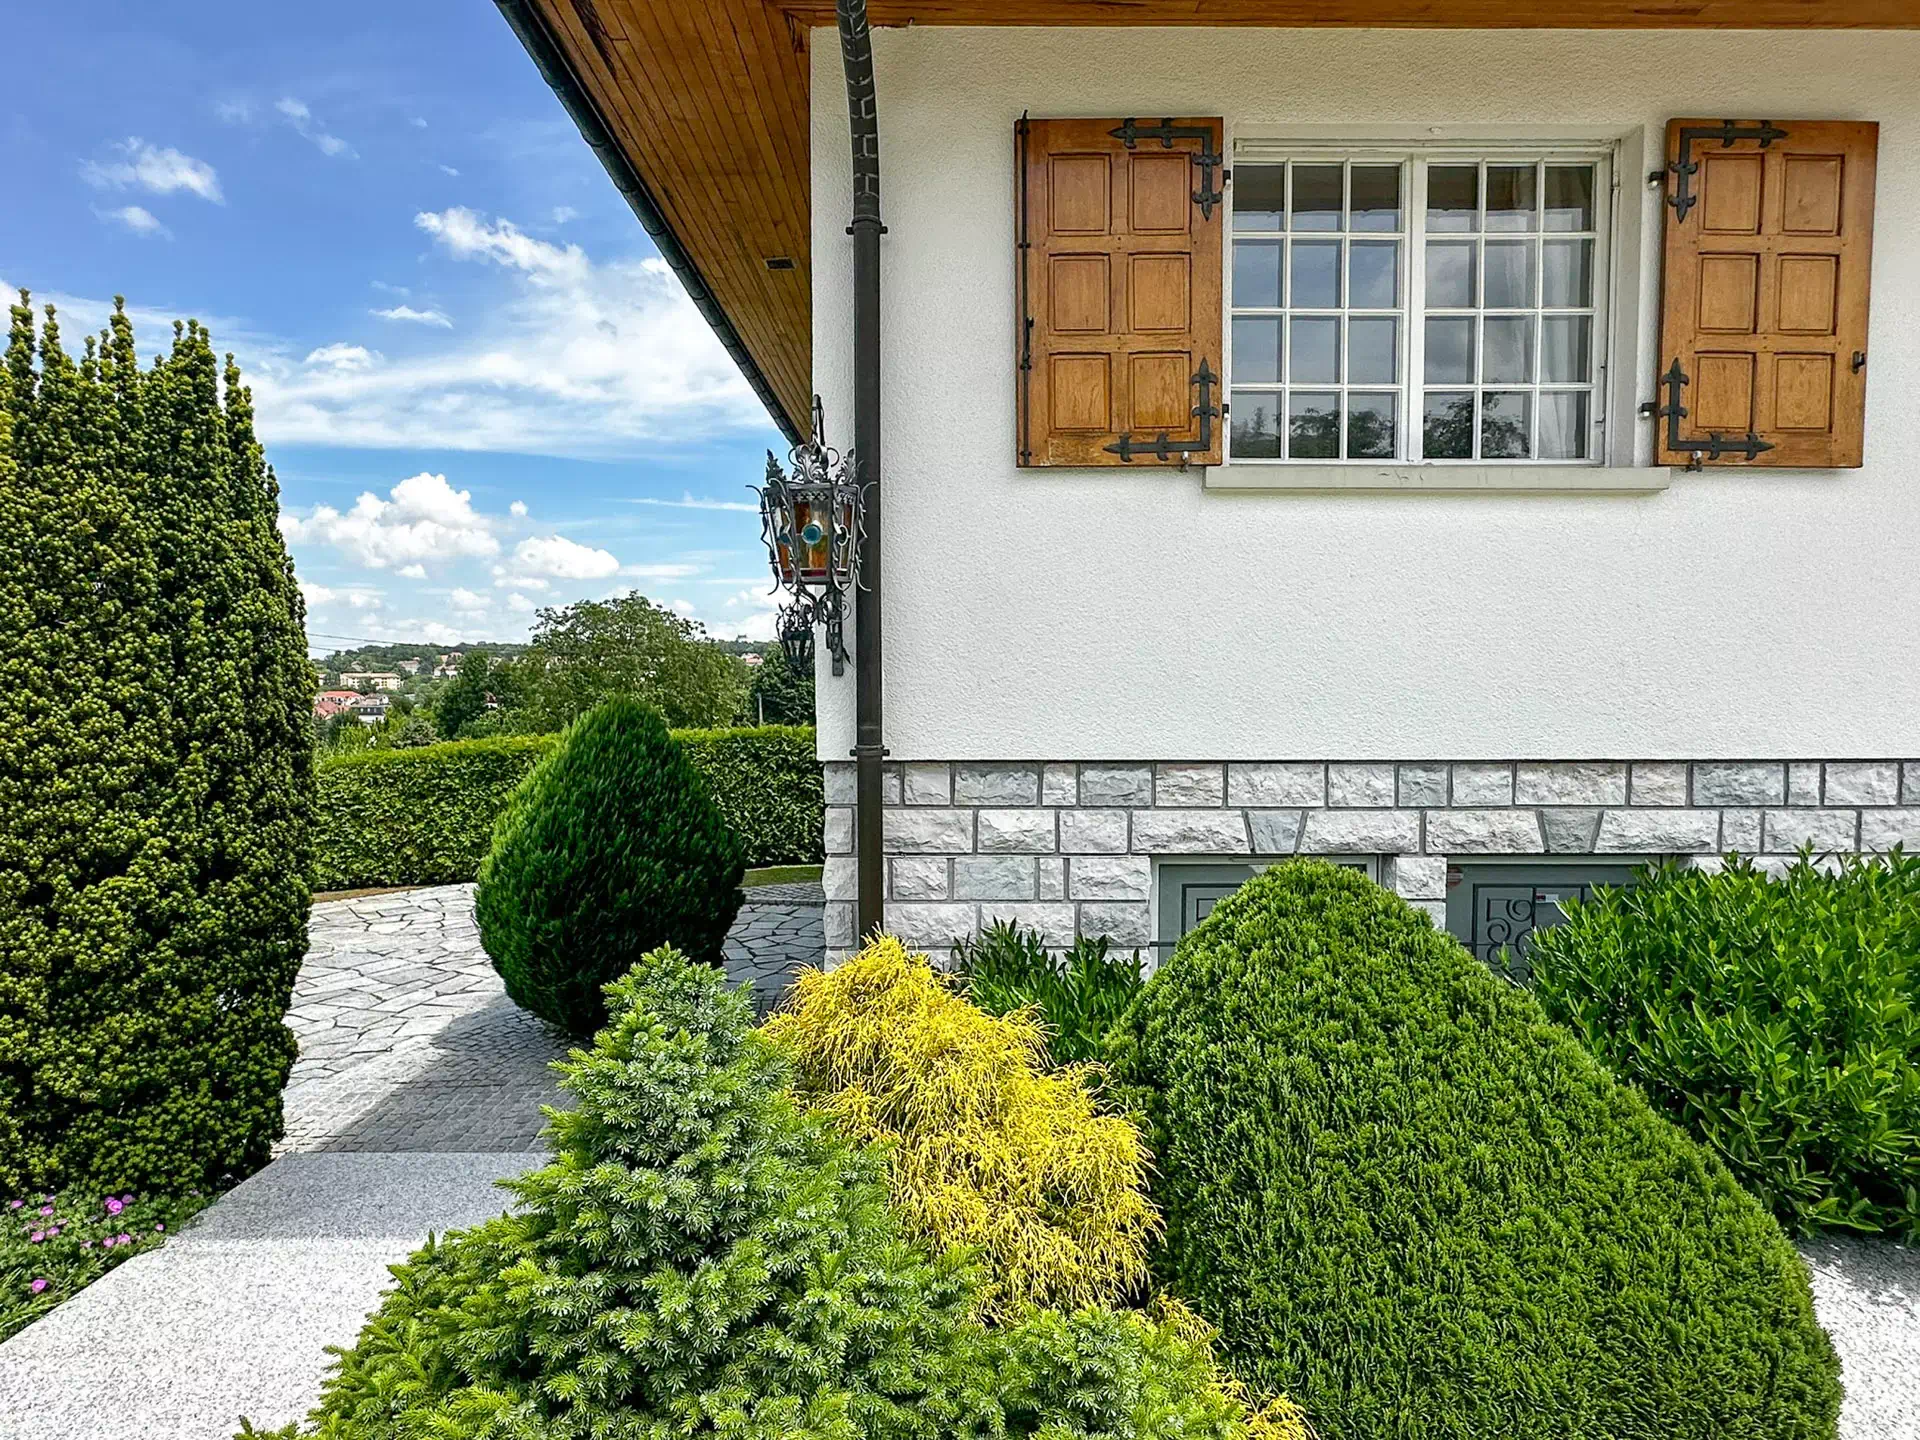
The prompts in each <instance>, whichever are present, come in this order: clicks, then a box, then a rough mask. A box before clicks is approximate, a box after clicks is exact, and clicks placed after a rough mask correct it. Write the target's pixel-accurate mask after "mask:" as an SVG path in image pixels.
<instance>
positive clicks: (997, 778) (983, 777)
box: [953, 765, 1040, 805]
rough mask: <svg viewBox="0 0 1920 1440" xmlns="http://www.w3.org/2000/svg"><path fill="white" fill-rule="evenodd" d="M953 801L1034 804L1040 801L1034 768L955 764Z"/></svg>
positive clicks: (959, 802)
mask: <svg viewBox="0 0 1920 1440" xmlns="http://www.w3.org/2000/svg"><path fill="white" fill-rule="evenodd" d="M953 798H954V803H955V804H959V805H1034V804H1037V803H1038V802H1039V800H1040V769H1039V767H1038V766H1036V765H956V766H954V767H953Z"/></svg>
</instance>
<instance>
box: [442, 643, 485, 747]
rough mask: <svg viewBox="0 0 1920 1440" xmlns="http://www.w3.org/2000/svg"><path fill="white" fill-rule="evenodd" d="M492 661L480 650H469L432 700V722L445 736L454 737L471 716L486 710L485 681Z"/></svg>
mask: <svg viewBox="0 0 1920 1440" xmlns="http://www.w3.org/2000/svg"><path fill="white" fill-rule="evenodd" d="M492 670H493V662H492V661H491V660H490V659H488V657H487V652H486V651H484V650H470V651H468V652H467V654H466V655H465V656H463V657H462V658H461V661H460V668H459V669H457V670H456V671H454V673H453V679H451V680H449V681H448V682H447V685H446V688H445V689H444V690H442V691H441V692H440V695H439V698H438V699H437V700H435V701H434V706H433V722H434V726H435V728H436V729H438V730H439V732H440V733H441V734H442V735H444V736H445V737H446V738H447V739H449V740H457V739H459V738H460V733H461V732H462V731H463V730H466V729H467V728H468V727H469V726H470V725H471V724H472V723H473V722H474V721H475V720H478V719H479V718H480V717H481V716H482V715H484V714H486V713H487V681H488V678H489V676H490V675H491V673H492Z"/></svg>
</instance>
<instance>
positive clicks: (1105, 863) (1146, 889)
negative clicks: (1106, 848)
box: [1067, 855, 1153, 900]
mask: <svg viewBox="0 0 1920 1440" xmlns="http://www.w3.org/2000/svg"><path fill="white" fill-rule="evenodd" d="M1067 894H1068V896H1069V897H1070V898H1072V899H1074V900H1145V899H1148V898H1149V897H1150V896H1151V895H1152V894H1153V861H1152V860H1150V859H1148V858H1147V857H1146V856H1145V855H1082V856H1077V857H1075V859H1074V862H1073V868H1072V871H1071V872H1070V874H1069V875H1068V877H1067Z"/></svg>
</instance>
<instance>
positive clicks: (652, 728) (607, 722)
mask: <svg viewBox="0 0 1920 1440" xmlns="http://www.w3.org/2000/svg"><path fill="white" fill-rule="evenodd" d="M745 870H746V862H745V858H744V854H743V851H742V848H741V844H740V841H739V839H738V838H737V837H736V836H735V835H734V833H733V831H732V830H731V829H730V828H729V827H728V825H727V822H726V818H725V817H724V816H722V815H721V813H720V811H719V809H718V807H716V806H715V805H714V803H713V799H712V797H711V796H710V795H709V793H708V791H707V785H706V782H705V781H704V780H703V779H701V777H700V772H699V771H698V770H696V769H695V768H694V766H693V764H692V762H691V761H689V760H688V759H687V757H686V755H685V754H684V753H683V752H682V750H681V748H680V746H679V745H678V744H677V743H675V741H674V739H673V737H672V736H671V735H669V734H668V733H667V727H666V723H665V722H664V721H663V720H662V719H661V718H660V715H659V713H658V712H657V711H655V710H653V709H652V708H651V707H649V706H647V705H645V704H643V703H641V702H640V701H638V700H633V699H618V700H609V701H608V702H606V703H605V704H604V705H601V706H600V707H598V708H597V709H595V710H593V711H591V712H590V713H588V714H587V715H585V716H582V717H581V719H580V720H579V721H578V722H576V723H575V724H574V725H573V727H572V728H571V729H569V730H568V731H567V732H566V735H565V736H564V737H563V739H562V740H561V743H560V746H559V748H558V749H556V750H555V751H554V752H553V753H552V754H551V755H549V756H548V757H547V758H546V759H544V760H542V761H541V762H540V763H539V764H538V765H537V766H535V767H534V769H533V771H532V772H531V773H530V774H529V775H528V776H527V778H526V779H525V780H524V781H522V782H521V784H520V787H519V788H518V789H517V790H515V791H514V793H513V796H512V798H511V799H510V800H509V801H508V802H507V807H506V809H505V810H504V811H503V812H502V813H501V815H500V819H499V822H498V824H497V825H496V826H495V828H494V835H493V850H492V851H491V853H489V854H488V856H487V858H486V859H485V860H484V861H483V862H482V863H481V866H480V883H479V888H478V889H477V891H476V892H475V895H474V908H475V912H476V914H477V916H478V918H479V922H480V941H481V943H482V944H483V945H484V946H486V950H487V954H489V955H490V956H492V957H493V966H494V969H496V970H498V971H499V972H500V978H501V979H502V980H504V981H505V982H506V987H507V994H508V995H510V996H512V997H513V1000H514V1001H515V1003H517V1004H519V1005H521V1006H523V1007H524V1008H526V1009H528V1010H531V1011H533V1013H534V1014H536V1015H540V1016H542V1017H544V1018H546V1019H548V1020H551V1021H553V1022H554V1023H555V1024H556V1025H559V1026H561V1027H562V1028H563V1029H565V1030H566V1031H567V1032H568V1033H569V1034H572V1035H576V1036H580V1037H582V1038H584V1037H587V1036H590V1035H592V1034H593V1032H594V1031H595V1030H597V1029H599V1028H600V1026H601V1025H602V1024H603V1023H604V1022H605V1020H606V1013H607V1012H606V1001H605V997H604V996H603V994H602V993H601V992H602V987H604V986H605V985H606V984H607V983H608V982H610V981H612V980H614V979H615V978H617V977H618V976H620V975H622V974H624V973H625V972H626V971H627V969H628V968H629V967H631V966H632V965H633V963H634V962H635V961H636V960H638V959H639V958H640V957H641V956H642V955H644V954H645V953H647V951H649V950H652V949H654V948H655V947H657V946H660V945H674V946H676V947H678V948H679V949H680V951H681V952H682V953H684V954H685V955H687V956H689V957H690V958H692V959H694V960H698V961H704V962H706V963H708V964H712V965H718V964H719V963H720V958H721V957H720V952H721V945H722V944H723V943H724V942H725V940H726V938H727V928H728V927H729V926H730V925H732V924H733V917H734V915H735V913H736V912H737V911H738V910H739V908H740V901H741V893H740V878H741V876H742V875H743V874H744V873H745Z"/></svg>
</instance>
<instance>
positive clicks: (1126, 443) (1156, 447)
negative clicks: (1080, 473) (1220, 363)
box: [1101, 355, 1220, 470]
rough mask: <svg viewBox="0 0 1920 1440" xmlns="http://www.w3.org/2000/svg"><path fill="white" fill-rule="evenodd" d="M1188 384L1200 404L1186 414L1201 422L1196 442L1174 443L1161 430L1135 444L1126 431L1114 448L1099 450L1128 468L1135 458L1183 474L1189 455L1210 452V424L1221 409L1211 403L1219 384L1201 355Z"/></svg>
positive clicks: (1181, 441) (1211, 427) (1131, 433)
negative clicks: (1174, 467) (1175, 468)
mask: <svg viewBox="0 0 1920 1440" xmlns="http://www.w3.org/2000/svg"><path fill="white" fill-rule="evenodd" d="M1187 383H1188V384H1189V385H1196V386H1198V387H1199V389H1200V403H1199V404H1198V405H1196V406H1194V407H1193V409H1192V410H1190V411H1188V412H1187V413H1188V414H1190V415H1193V416H1194V417H1195V418H1197V419H1198V420H1199V421H1200V438H1199V439H1198V440H1174V439H1171V438H1169V437H1168V435H1167V432H1166V431H1164V430H1162V431H1161V432H1160V433H1159V434H1158V435H1156V436H1155V437H1154V438H1153V439H1151V440H1136V439H1134V438H1133V432H1132V431H1131V430H1128V431H1125V432H1123V433H1122V434H1121V436H1120V438H1119V439H1118V440H1116V441H1115V442H1114V443H1113V444H1111V445H1106V446H1103V447H1101V448H1103V449H1104V450H1106V451H1107V453H1108V454H1110V455H1118V456H1119V457H1120V463H1121V464H1123V465H1131V464H1132V463H1133V459H1134V457H1135V456H1136V455H1138V456H1142V457H1146V458H1150V459H1154V460H1158V461H1160V462H1161V463H1162V464H1178V465H1179V467H1180V468H1181V469H1182V470H1184V469H1186V468H1187V457H1188V456H1189V455H1196V454H1198V455H1204V454H1206V453H1207V452H1208V451H1209V450H1211V449H1213V422H1214V421H1215V420H1218V419H1219V418H1220V407H1219V406H1218V405H1216V404H1214V403H1213V387H1214V386H1216V385H1218V384H1219V383H1220V377H1219V376H1218V375H1216V374H1214V373H1213V367H1212V366H1211V365H1209V364H1208V363H1207V360H1206V357H1205V356H1204V355H1203V356H1201V357H1200V368H1199V369H1198V370H1196V371H1194V372H1193V374H1192V375H1191V376H1190V377H1188V380H1187Z"/></svg>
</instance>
